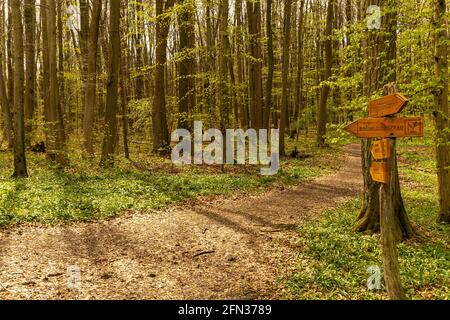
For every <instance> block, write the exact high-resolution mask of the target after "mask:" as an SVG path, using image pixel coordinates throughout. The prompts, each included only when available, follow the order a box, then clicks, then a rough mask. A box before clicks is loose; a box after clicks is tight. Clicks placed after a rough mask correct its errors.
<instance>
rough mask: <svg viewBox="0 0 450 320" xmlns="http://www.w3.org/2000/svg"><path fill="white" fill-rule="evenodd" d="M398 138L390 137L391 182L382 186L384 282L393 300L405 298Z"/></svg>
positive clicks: (381, 211)
mask: <svg viewBox="0 0 450 320" xmlns="http://www.w3.org/2000/svg"><path fill="white" fill-rule="evenodd" d="M396 142H397V141H396V139H395V138H391V139H389V149H390V155H391V156H390V158H389V159H388V168H389V182H388V183H386V184H382V185H381V187H380V224H381V248H382V255H383V265H384V282H385V285H386V290H387V292H388V295H389V298H390V299H391V300H405V299H406V296H405V294H404V292H403V289H402V286H401V282H400V267H399V264H398V256H397V242H398V241H397V239H396V237H395V233H394V227H395V224H396V216H395V199H396V198H395V192H396V190H395V188H396V183H395V172H394V171H395V168H396V164H397V156H396V152H395V151H396V149H395V148H396Z"/></svg>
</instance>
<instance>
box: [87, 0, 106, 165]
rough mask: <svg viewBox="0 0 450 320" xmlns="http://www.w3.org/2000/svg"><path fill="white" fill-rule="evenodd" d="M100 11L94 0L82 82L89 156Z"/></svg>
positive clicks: (100, 8)
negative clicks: (85, 69)
mask: <svg viewBox="0 0 450 320" xmlns="http://www.w3.org/2000/svg"><path fill="white" fill-rule="evenodd" d="M101 11H102V0H95V1H94V6H93V11H92V19H91V23H90V27H89V35H88V41H87V57H88V59H87V73H86V79H85V83H84V118H83V135H84V151H85V152H86V153H87V154H89V155H90V156H93V155H94V142H93V129H94V114H95V109H96V107H95V106H96V101H97V96H96V91H97V55H98V38H99V37H98V35H99V27H100V17H101Z"/></svg>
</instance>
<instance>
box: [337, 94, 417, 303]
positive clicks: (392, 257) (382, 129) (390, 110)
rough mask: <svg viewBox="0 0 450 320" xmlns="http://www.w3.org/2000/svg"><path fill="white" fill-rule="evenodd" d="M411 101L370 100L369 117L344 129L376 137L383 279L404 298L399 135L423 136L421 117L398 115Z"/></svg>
mask: <svg viewBox="0 0 450 320" xmlns="http://www.w3.org/2000/svg"><path fill="white" fill-rule="evenodd" d="M407 104H408V99H407V98H406V97H405V96H403V95H402V94H399V93H395V94H392V95H388V96H385V97H382V98H380V99H377V100H373V101H370V102H369V118H364V119H360V120H358V121H355V122H353V123H351V124H350V125H348V126H347V127H346V128H345V130H346V131H348V132H349V133H351V134H353V135H354V136H356V137H359V138H367V139H374V142H373V143H372V148H371V153H372V156H373V159H374V161H372V163H371V166H370V175H371V176H372V179H373V180H374V181H376V182H379V183H381V187H380V225H381V233H382V241H381V242H382V251H383V264H384V279H385V284H386V289H387V292H388V294H389V297H390V298H391V299H404V298H405V295H404V293H403V290H402V288H401V283H400V270H399V265H398V257H397V249H396V243H395V240H394V236H393V226H392V224H393V221H395V215H396V212H395V203H394V202H395V200H394V198H395V194H396V192H398V191H399V190H396V188H397V186H396V184H395V183H394V181H395V179H394V175H395V168H396V167H397V163H396V161H397V158H396V150H395V146H396V139H397V138H405V137H423V134H424V120H423V118H421V117H408V118H404V117H395V115H396V114H398V113H399V112H401V111H402V110H403V109H404V108H405V106H406V105H407Z"/></svg>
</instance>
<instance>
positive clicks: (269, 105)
mask: <svg viewBox="0 0 450 320" xmlns="http://www.w3.org/2000/svg"><path fill="white" fill-rule="evenodd" d="M272 6H273V1H272V0H267V3H266V7H267V8H266V33H267V68H268V70H267V82H266V101H265V109H264V128H269V123H270V113H271V111H272V104H273V103H272V89H273V75H274V70H275V66H274V64H275V62H274V60H275V57H274V52H273V50H274V49H273V30H272Z"/></svg>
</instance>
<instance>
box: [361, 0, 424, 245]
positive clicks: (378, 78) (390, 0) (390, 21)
mask: <svg viewBox="0 0 450 320" xmlns="http://www.w3.org/2000/svg"><path fill="white" fill-rule="evenodd" d="M365 4H367V7H368V5H369V1H366V3H365ZM371 4H376V5H379V6H380V7H381V10H382V12H384V10H383V8H385V7H389V8H390V10H389V11H388V14H386V15H385V16H384V17H383V21H382V26H384V28H383V29H382V30H369V31H367V38H366V39H365V40H364V42H365V43H364V50H365V52H366V57H365V60H366V64H365V66H364V75H365V80H364V94H365V96H366V97H367V98H371V96H372V94H373V93H374V92H376V91H378V90H380V89H381V88H383V83H386V81H387V82H389V81H392V82H393V81H395V78H396V73H395V64H396V51H397V46H396V39H397V23H396V21H397V10H398V8H397V0H381V1H378V2H376V3H373V2H371ZM392 82H391V83H389V84H387V85H386V86H384V94H385V95H388V94H393V93H396V92H398V88H397V86H396V85H395V84H394V83H392ZM371 145H372V141H371V140H370V139H363V141H362V164H363V165H362V167H363V177H364V195H363V208H362V210H361V212H360V214H359V216H358V219H357V221H356V225H355V227H354V231H356V232H368V233H378V232H380V205H379V192H378V190H379V186H380V185H379V184H378V183H377V182H374V181H373V179H372V177H371V175H370V165H371V163H372V155H371V152H370V147H371ZM394 178H395V185H396V188H395V190H396V195H395V204H396V217H397V222H396V223H395V226H396V227H395V230H394V231H395V238H396V239H397V241H401V240H405V239H408V238H410V237H412V236H414V235H416V231H415V230H414V228H413V227H412V225H411V223H410V221H409V218H408V216H407V213H406V210H405V206H404V203H403V198H402V195H401V189H400V179H399V176H398V168H397V167H396V168H394Z"/></svg>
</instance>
